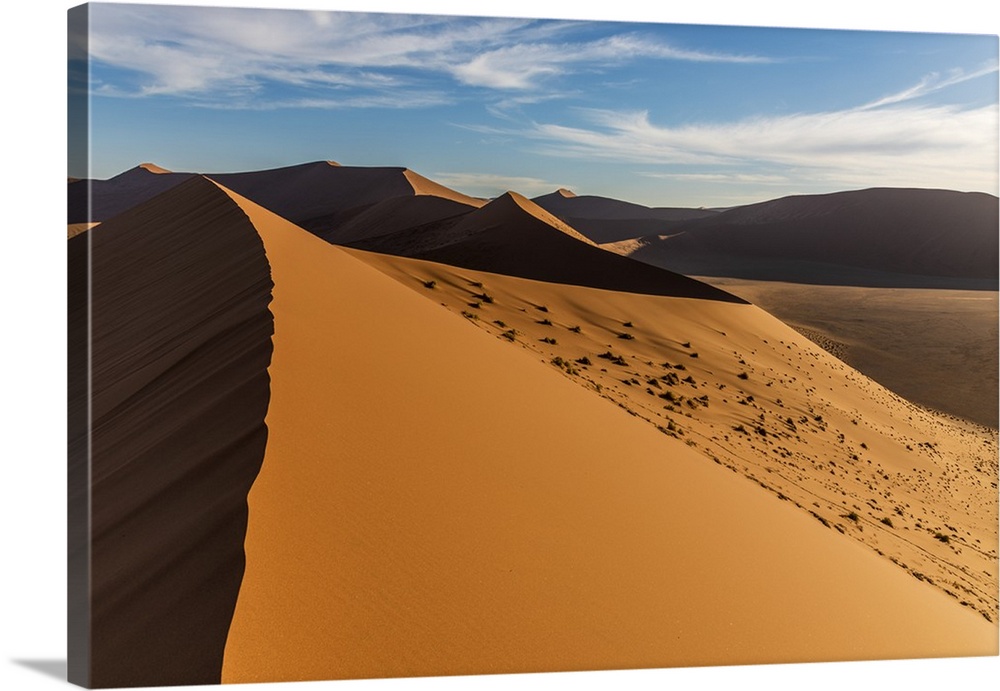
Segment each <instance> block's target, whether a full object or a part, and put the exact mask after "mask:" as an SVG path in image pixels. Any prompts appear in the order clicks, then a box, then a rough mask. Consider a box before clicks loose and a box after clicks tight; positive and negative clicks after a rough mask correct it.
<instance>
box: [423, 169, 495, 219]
mask: <svg viewBox="0 0 1000 691" xmlns="http://www.w3.org/2000/svg"><path fill="white" fill-rule="evenodd" d="M403 177H405V178H406V180H407V182H409V183H410V185H411V186H412V187H413V193H414V194H417V195H429V196H432V197H442V198H443V199H450V200H452V201H454V202H459V203H460V204H467V205H468V206H471V207H474V208H477V209H478V208H479V207H481V206H483V205H485V204H486V200H485V199H477V198H476V197H470V196H468V195H466V194H462V193H461V192H456V191H455V190H453V189H451V188H450V187H445V186H444V185H442V184H440V183H438V182H434V181H433V180H430V179H428V178H425V177H424V176H423V175H420V174H419V173H415V172H413V171H412V170H410V169H409V168H406V169H405V170H403Z"/></svg>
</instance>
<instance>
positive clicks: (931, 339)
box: [699, 277, 998, 428]
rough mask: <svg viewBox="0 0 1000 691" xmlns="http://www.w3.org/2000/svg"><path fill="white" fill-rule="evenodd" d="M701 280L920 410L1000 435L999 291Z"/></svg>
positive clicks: (708, 278) (724, 279) (717, 278)
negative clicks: (999, 422) (770, 316)
mask: <svg viewBox="0 0 1000 691" xmlns="http://www.w3.org/2000/svg"><path fill="white" fill-rule="evenodd" d="M699 278H700V280H703V281H705V282H706V283H710V284H712V285H714V286H717V287H719V288H722V289H723V290H727V291H729V292H731V293H733V294H735V295H739V296H740V297H742V298H744V299H746V300H748V301H749V302H752V303H754V304H755V305H758V306H760V307H761V308H763V309H765V310H767V311H768V312H770V313H771V314H773V315H774V316H776V317H778V318H779V319H781V320H782V321H784V322H785V323H786V324H789V325H790V326H792V327H794V328H795V329H796V330H798V331H800V332H801V333H803V334H805V335H807V336H809V337H810V338H812V339H813V340H814V341H816V342H817V343H819V344H821V345H823V347H825V348H827V349H828V350H829V351H830V352H832V353H834V354H835V355H836V356H837V357H838V358H840V359H841V360H843V361H844V362H846V363H848V364H849V365H851V366H852V367H854V368H855V369H858V370H860V371H861V372H864V373H865V374H867V375H868V376H870V377H872V378H873V379H875V380H876V381H879V382H882V383H883V384H885V385H886V386H887V387H888V388H890V389H892V390H893V391H895V392H897V393H899V394H900V395H902V396H904V397H905V398H907V399H909V400H911V401H913V402H914V403H919V404H921V405H925V406H928V407H930V408H934V409H936V410H940V411H942V412H945V413H950V414H952V415H956V416H958V417H961V418H965V419H967V420H972V421H973V422H978V423H979V424H981V425H986V426H989V427H993V428H996V426H997V400H998V391H997V381H998V373H997V362H998V355H997V342H998V341H997V339H998V332H997V314H998V300H997V295H998V293H997V292H996V291H988V290H949V289H926V288H871V287H859V286H830V285H809V284H803V283H784V282H779V281H750V280H746V279H736V278H719V277H711V278H710V277H699Z"/></svg>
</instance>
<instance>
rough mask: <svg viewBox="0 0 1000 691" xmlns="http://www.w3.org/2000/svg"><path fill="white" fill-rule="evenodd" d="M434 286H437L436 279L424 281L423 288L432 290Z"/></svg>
mask: <svg viewBox="0 0 1000 691" xmlns="http://www.w3.org/2000/svg"><path fill="white" fill-rule="evenodd" d="M435 287H437V281H424V288H430V289H431V290H434V288H435Z"/></svg>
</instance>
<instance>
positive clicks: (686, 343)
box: [681, 341, 691, 348]
mask: <svg viewBox="0 0 1000 691" xmlns="http://www.w3.org/2000/svg"><path fill="white" fill-rule="evenodd" d="M681 345H682V346H684V347H685V348H690V347H691V341H685V342H684V343H681Z"/></svg>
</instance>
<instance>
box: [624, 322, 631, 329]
mask: <svg viewBox="0 0 1000 691" xmlns="http://www.w3.org/2000/svg"><path fill="white" fill-rule="evenodd" d="M622 326H624V327H625V328H626V329H631V328H632V322H625V323H623V324H622Z"/></svg>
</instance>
